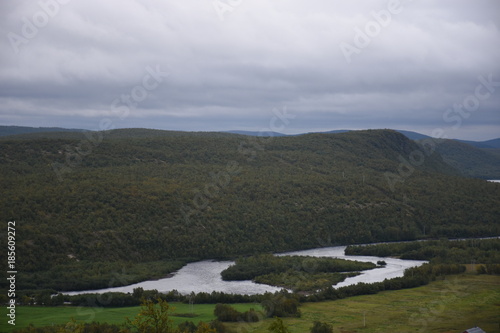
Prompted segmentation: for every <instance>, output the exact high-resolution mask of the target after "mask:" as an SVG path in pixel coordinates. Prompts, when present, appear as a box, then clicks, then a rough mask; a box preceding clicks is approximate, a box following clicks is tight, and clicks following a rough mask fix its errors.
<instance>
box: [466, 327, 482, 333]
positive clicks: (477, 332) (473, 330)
mask: <svg viewBox="0 0 500 333" xmlns="http://www.w3.org/2000/svg"><path fill="white" fill-rule="evenodd" d="M463 333H486V332H485V331H483V330H482V329H480V328H479V327H474V328H469V329H468V330H466V331H464V332H463Z"/></svg>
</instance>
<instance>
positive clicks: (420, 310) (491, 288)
mask: <svg viewBox="0 0 500 333" xmlns="http://www.w3.org/2000/svg"><path fill="white" fill-rule="evenodd" d="M300 309H301V311H302V317H301V318H286V319H284V322H285V324H286V325H287V326H288V328H289V329H290V331H291V332H292V333H305V332H309V330H310V328H311V326H312V323H313V322H314V321H316V320H317V321H322V322H327V323H330V324H332V325H333V327H334V332H335V333H338V332H340V333H351V332H359V333H361V332H366V333H374V332H384V333H385V332H394V333H406V332H421V333H460V332H463V331H464V330H465V329H467V328H471V327H474V326H476V325H477V326H479V327H481V328H482V329H483V330H485V331H486V332H488V333H500V277H499V276H486V275H459V276H448V277H447V279H446V280H444V281H436V282H433V283H431V284H429V285H427V286H423V287H419V288H413V289H406V290H396V291H386V292H381V293H379V294H376V295H365V296H356V297H352V298H348V299H344V300H339V301H329V302H320V303H305V304H303V305H302V306H301V308H300ZM364 320H366V326H365V325H364ZM269 323H270V320H265V321H263V322H259V323H255V324H245V325H244V327H245V328H246V329H247V332H255V333H257V332H267V327H268V326H269ZM230 326H231V327H236V326H237V325H230ZM240 328H242V325H240Z"/></svg>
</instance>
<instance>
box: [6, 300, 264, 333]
mask: <svg viewBox="0 0 500 333" xmlns="http://www.w3.org/2000/svg"><path fill="white" fill-rule="evenodd" d="M171 306H172V307H174V308H175V311H174V315H175V314H177V315H181V316H174V317H172V319H173V320H174V324H175V325H178V324H180V323H182V322H184V321H186V320H187V321H192V322H194V323H198V322H199V321H205V322H208V321H211V320H213V319H215V316H214V315H213V312H214V307H215V305H214V304H194V305H193V307H192V311H191V306H190V305H189V304H183V303H171ZM232 306H233V307H234V308H235V309H237V310H239V311H247V310H249V309H250V308H254V309H255V310H257V311H260V310H262V308H261V306H260V305H259V304H233V305H232ZM139 310H140V307H138V306H136V307H127V308H83V307H69V306H66V307H27V306H20V307H17V308H16V326H15V327H12V325H8V324H7V320H6V318H7V317H6V315H5V311H6V310H5V308H3V310H2V322H1V323H0V332H10V331H12V330H14V329H16V328H23V327H27V326H29V324H33V325H34V326H35V327H42V326H50V325H52V324H54V325H55V324H64V323H67V322H69V321H71V319H72V318H73V319H75V320H76V321H77V322H89V323H90V322H93V321H95V322H102V323H103V322H107V323H110V324H122V323H123V322H124V321H125V318H126V317H129V318H131V319H132V318H133V317H135V316H136V315H137V313H139ZM192 313H194V317H190V316H191V314H192ZM184 315H186V316H184Z"/></svg>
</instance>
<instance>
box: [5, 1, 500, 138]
mask: <svg viewBox="0 0 500 333" xmlns="http://www.w3.org/2000/svg"><path fill="white" fill-rule="evenodd" d="M50 1H57V0H50ZM59 1H61V0H59ZM221 1H222V0H221ZM45 2H47V3H48V2H49V0H45ZM387 8H388V1H381V0H380V1H378V0H377V1H351V2H348V3H346V2H344V1H326V0H321V1H320V0H317V1H313V2H305V1H298V0H289V1H285V0H279V1H273V2H269V1H264V0H253V1H249V0H246V1H245V0H243V1H241V4H240V5H238V6H235V7H234V10H233V11H231V12H226V13H225V16H224V18H225V20H224V21H221V20H219V15H218V13H217V12H216V10H215V9H214V8H213V6H212V2H210V1H208V2H207V1H201V0H197V1H189V2H174V1H163V2H156V1H152V0H144V1H134V0H126V1H117V0H116V1H106V2H102V1H101V2H99V1H96V0H90V1H85V2H77V1H70V2H68V4H66V5H62V4H61V5H60V8H59V11H58V13H57V15H55V16H54V17H53V18H51V19H50V20H49V22H48V24H47V25H46V26H43V27H41V28H39V31H38V33H37V34H36V36H35V37H34V38H32V39H29V40H28V42H27V43H26V44H22V45H19V49H20V52H19V53H18V54H16V53H14V51H13V49H12V47H11V45H10V43H9V39H8V38H7V36H8V34H9V33H11V32H14V33H17V34H21V30H22V25H23V18H27V19H28V20H31V19H32V18H33V15H34V14H35V13H37V11H40V10H41V9H40V7H39V5H37V4H36V3H33V2H30V1H27V0H25V1H18V2H16V3H13V2H2V3H1V4H0V21H1V22H2V23H1V24H0V34H1V35H2V36H4V37H5V38H3V39H1V40H0V60H1V63H0V102H1V104H0V122H1V123H3V124H19V125H38V124H39V123H40V119H43V122H44V123H45V124H47V125H48V126H49V125H58V124H61V123H63V124H64V126H67V127H78V126H83V125H85V126H87V127H88V128H94V127H95V125H94V124H98V123H99V120H100V119H102V118H103V117H108V116H110V112H111V110H110V108H111V103H112V101H113V100H114V99H116V98H119V97H120V96H122V95H123V94H130V92H131V90H132V89H133V88H134V87H135V86H136V85H141V82H142V80H143V78H144V76H145V75H146V71H145V68H146V67H147V66H152V67H154V66H160V67H161V68H162V69H163V70H165V71H167V70H168V72H169V73H170V75H169V76H168V77H167V78H166V79H165V80H164V82H162V83H161V84H160V85H159V86H158V87H157V88H155V89H154V90H151V91H148V93H149V94H150V95H149V97H148V98H146V99H144V100H141V101H140V102H139V103H137V107H136V108H134V109H132V110H131V111H130V114H129V116H128V118H127V119H123V120H121V119H120V120H117V121H116V126H120V127H126V126H130V125H134V127H141V126H144V127H155V128H158V126H161V128H165V129H185V130H202V129H217V130H230V129H234V128H237V129H251V130H255V129H256V128H258V127H261V126H266V125H267V124H266V121H268V120H267V119H269V117H271V116H272V113H271V110H272V109H273V108H276V107H282V106H287V107H288V108H289V109H290V110H293V111H294V112H295V113H296V114H297V118H296V119H297V120H296V121H295V122H294V123H293V124H290V127H289V128H288V129H287V130H288V131H289V132H293V131H294V130H297V131H300V130H305V131H314V130H317V129H321V130H328V129H335V128H346V127H349V126H351V127H353V128H354V127H355V128H374V127H380V128H387V127H399V128H402V127H405V128H406V129H412V128H413V129H415V130H417V129H428V128H432V127H439V126H442V127H443V126H449V125H450V124H449V123H446V122H445V121H444V120H443V113H444V112H445V111H446V109H447V108H449V107H452V106H453V104H454V103H462V102H463V101H464V99H465V98H466V97H467V96H468V95H470V94H473V93H474V89H475V87H476V86H477V84H478V77H479V76H487V75H489V74H492V75H493V77H494V80H495V81H500V65H499V64H498V59H500V32H499V24H500V11H499V10H498V9H499V5H498V2H497V1H494V0H480V1H475V2H474V3H472V2H470V1H465V0H457V1H450V0H448V1H439V2H436V1H424V0H422V1H401V8H402V11H401V12H400V13H398V14H397V15H392V16H391V19H390V23H389V24H388V25H387V26H386V27H381V29H380V33H379V34H377V35H376V36H374V37H373V38H371V41H370V43H369V45H367V46H366V47H363V48H361V49H360V52H359V54H353V56H352V62H351V63H350V64H349V63H347V61H346V59H345V58H344V55H343V53H342V52H341V49H340V47H339V44H340V43H342V42H344V43H349V44H353V43H354V38H355V35H356V32H355V30H354V29H355V28H359V29H364V28H365V26H366V24H367V23H368V22H371V21H373V20H374V18H373V15H372V12H374V11H375V12H380V11H383V10H387ZM497 89H498V90H500V87H498V88H497ZM498 105H500V94H499V92H498V91H496V92H494V93H493V94H491V96H490V97H489V98H488V99H487V100H484V101H481V105H480V110H479V111H478V112H475V113H474V114H473V115H471V116H470V117H468V118H464V119H463V122H462V125H461V129H462V131H463V133H464V135H467V137H468V138H471V137H473V136H474V135H475V136H477V138H485V137H484V136H485V135H490V136H491V135H494V131H495V127H494V125H497V126H498V125H499V122H498V121H499V119H498V113H499V112H498ZM23 115H24V116H23ZM51 122H53V124H52V123H51ZM56 123H57V124H56ZM492 124H493V125H492ZM153 125H154V126H153ZM486 125H488V128H486V127H485V126H486ZM328 126H330V127H331V128H325V127H328ZM492 126H493V127H492ZM482 128H483V129H485V130H482ZM498 132H499V134H500V131H498ZM456 136H458V137H459V136H460V133H458V134H457V135H456ZM497 136H500V135H497Z"/></svg>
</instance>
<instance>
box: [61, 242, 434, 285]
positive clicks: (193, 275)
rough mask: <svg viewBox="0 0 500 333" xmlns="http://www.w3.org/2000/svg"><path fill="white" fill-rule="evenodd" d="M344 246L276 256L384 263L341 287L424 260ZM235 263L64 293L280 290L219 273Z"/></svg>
mask: <svg viewBox="0 0 500 333" xmlns="http://www.w3.org/2000/svg"><path fill="white" fill-rule="evenodd" d="M345 248H346V246H334V247H323V248H317V249H311V250H304V251H295V252H286V253H279V254H276V255H279V256H286V255H298V256H312V257H331V258H342V259H349V260H358V261H365V262H373V263H377V261H379V260H384V261H385V262H386V263H387V265H386V266H385V267H381V268H375V269H371V270H367V271H363V272H361V275H358V276H355V277H352V278H347V279H346V280H344V281H343V282H341V283H339V284H337V285H336V286H335V287H343V286H348V285H352V284H356V283H358V282H366V283H373V282H381V281H384V279H391V278H394V277H400V276H403V273H404V270H405V269H407V268H409V267H415V266H420V265H422V264H424V263H425V262H426V261H420V260H402V259H395V258H380V257H368V256H347V255H345V254H344V251H345ZM232 264H234V262H233V261H214V260H204V261H198V262H193V263H189V264H187V265H186V266H184V267H182V268H181V269H180V270H179V271H177V272H175V273H174V275H173V276H172V277H169V278H164V279H159V280H151V281H143V282H139V283H135V284H132V285H128V286H123V287H114V288H107V289H99V290H86V291H74V292H65V294H67V295H78V294H86V293H105V292H123V293H132V292H133V290H134V288H139V287H141V288H143V289H145V290H148V289H157V290H158V291H160V292H168V291H171V290H174V289H175V290H177V291H178V292H180V293H181V294H190V293H191V292H195V293H199V292H207V293H210V292H212V291H219V292H224V293H233V294H246V295H254V294H262V293H265V292H275V291H279V290H281V288H277V287H273V286H269V285H265V284H258V283H254V282H252V281H223V280H222V278H221V275H220V273H221V272H222V271H223V270H224V269H226V268H227V267H229V266H230V265H232ZM303 265H304V267H307V266H306V265H307V260H304V263H303Z"/></svg>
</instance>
